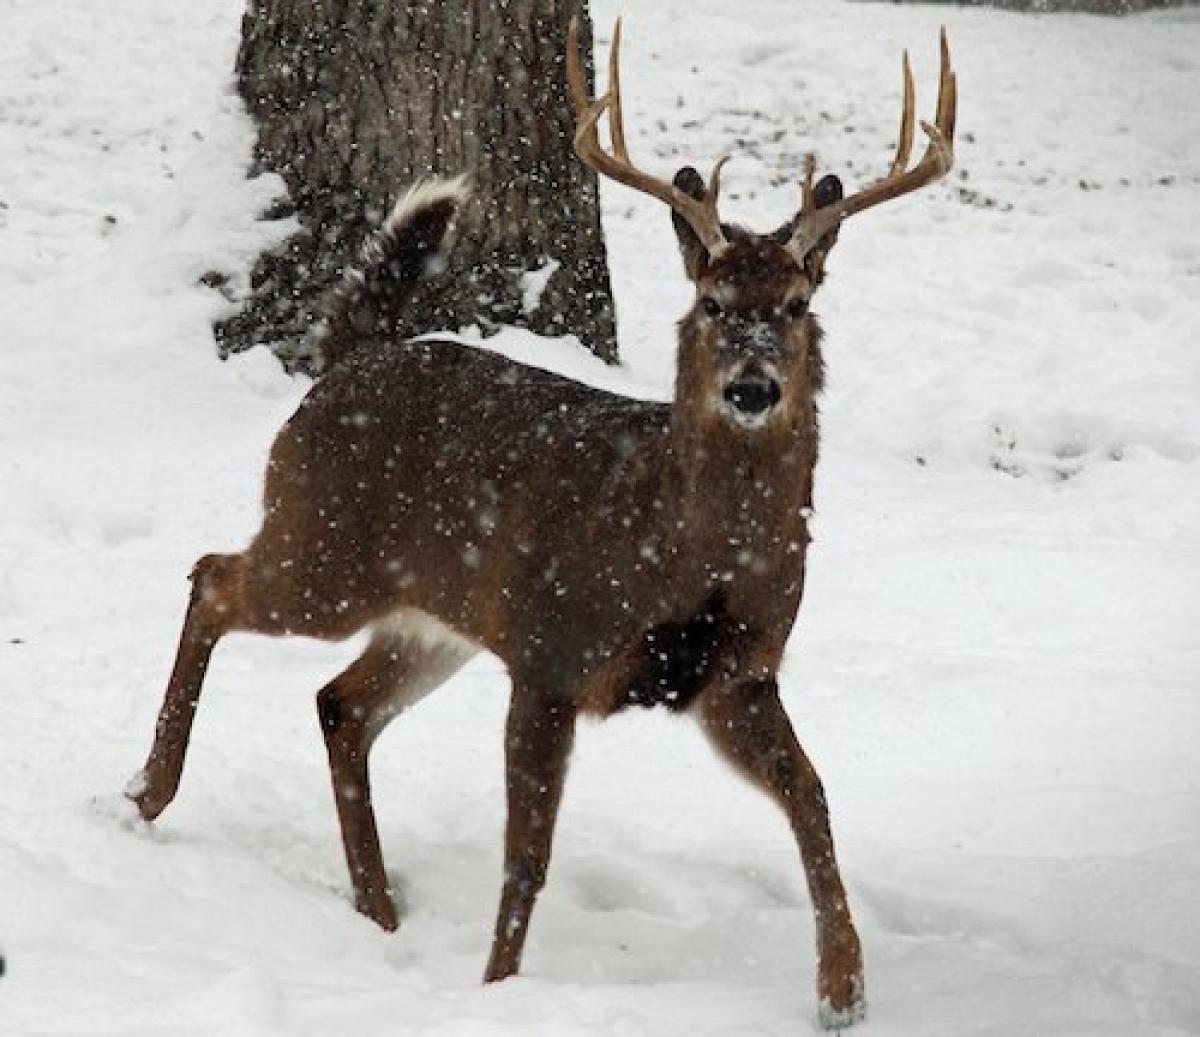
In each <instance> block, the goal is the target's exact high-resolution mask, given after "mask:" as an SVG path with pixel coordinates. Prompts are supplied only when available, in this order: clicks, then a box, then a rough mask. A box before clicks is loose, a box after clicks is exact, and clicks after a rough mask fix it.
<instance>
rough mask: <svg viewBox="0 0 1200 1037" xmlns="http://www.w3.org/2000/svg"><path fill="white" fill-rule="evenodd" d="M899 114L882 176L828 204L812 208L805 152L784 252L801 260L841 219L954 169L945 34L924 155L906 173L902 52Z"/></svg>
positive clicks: (910, 104) (909, 117)
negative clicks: (799, 195)
mask: <svg viewBox="0 0 1200 1037" xmlns="http://www.w3.org/2000/svg"><path fill="white" fill-rule="evenodd" d="M903 67H904V110H903V112H902V113H901V116H900V135H899V140H898V141H897V144H896V157H895V158H894V159H893V160H892V166H891V169H890V171H889V172H888V175H887V176H885V177H884V178H883V179H882V180H880V181H878V182H877V183H874V184H872V185H871V186H870V187H867V188H864V189H863V190H861V191H859V192H858V193H857V194H852V195H850V196H849V197H848V198H844V199H843V200H842V201H840V202H837V203H835V204H833V205H827V206H825V207H824V208H822V209H817V208H816V206H815V205H814V201H813V184H812V181H813V175H814V173H815V170H816V159H815V158H814V156H813V155H812V154H809V155H808V156H807V158H806V159H805V163H804V166H805V168H804V183H803V187H802V191H803V197H804V204H803V213H802V216H801V218H800V223H799V225H798V226H797V227H796V232H795V233H794V234H793V235H792V238H791V240H790V241H789V242H788V244H787V248H788V251H789V252H791V253H792V255H793V256H794V257H795V259H796V261H797V262H798V263H799V262H803V260H804V257H805V256H806V255H807V254H808V253H809V252H811V251H812V249H813V248H814V247H815V246H816V244H817V242H819V241H820V240H821V239H822V238H823V237H824V236H825V235H826V234H828V233H829V232H830V231H831V230H833V229H834V228H835V227H837V226H838V225H839V224H840V223H841V222H842V221H843V220H845V219H846V218H847V217H849V216H853V215H854V214H855V213H859V212H862V211H863V210H864V209H869V208H871V206H873V205H878V204H879V203H880V202H886V201H889V200H890V199H892V198H899V197H900V196H901V195H906V194H909V193H911V192H913V191H916V190H919V189H920V188H922V187H924V186H926V185H927V184H931V183H933V182H934V181H935V180H940V179H941V178H942V177H943V176H945V175H946V174H947V173H948V172H949V171H950V167H951V166H953V165H954V120H955V116H956V112H957V109H958V86H957V82H956V80H955V76H954V71H953V69H952V68H951V67H950V46H949V44H948V43H947V42H946V30H945V29H942V32H941V74H940V76H939V78H938V100H937V115H936V117H935V121H934V123H933V124H932V125H931V124H930V123H928V122H926V121H925V120H923V119H922V120H921V129H923V130H924V131H925V134H926V136H928V137H929V143H928V144H927V145H926V148H925V154H924V155H923V156H921V161H920V162H918V163H917V164H916V165H915V166H913V167H912V169H908V168H907V166H908V159H909V154H910V153H911V151H912V140H913V121H914V119H913V111H914V109H915V107H916V105H915V101H914V90H913V80H912V68H911V67H910V66H909V63H908V52H907V51H905V54H904V62H903Z"/></svg>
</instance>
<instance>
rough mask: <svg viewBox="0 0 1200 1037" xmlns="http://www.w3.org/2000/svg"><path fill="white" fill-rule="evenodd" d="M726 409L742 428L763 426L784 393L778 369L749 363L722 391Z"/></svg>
mask: <svg viewBox="0 0 1200 1037" xmlns="http://www.w3.org/2000/svg"><path fill="white" fill-rule="evenodd" d="M721 395H722V397H723V398H724V401H725V410H726V412H727V413H728V414H729V416H730V417H731V418H732V419H733V420H734V422H735V423H736V424H738V425H741V426H742V427H743V428H748V429H754V428H761V427H762V426H763V425H765V424H766V423H767V421H768V420H769V419H770V417H771V412H772V411H774V410H775V408H776V407H777V406H778V405H779V401H780V399H781V398H782V396H783V390H782V389H781V388H780V385H779V379H778V378H777V377H775V371H774V370H773V369H772V368H770V367H766V366H759V365H758V364H751V365H746V366H745V367H743V368H742V369H741V370H740V371H738V373H737V374H736V375H735V376H734V377H733V378H732V379H731V380H730V381H729V382H727V383H726V385H725V390H724V392H723V393H722V394H721Z"/></svg>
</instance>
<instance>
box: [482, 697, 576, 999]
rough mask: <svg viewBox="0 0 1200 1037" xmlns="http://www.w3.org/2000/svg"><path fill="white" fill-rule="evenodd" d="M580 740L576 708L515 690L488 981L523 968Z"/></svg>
mask: <svg viewBox="0 0 1200 1037" xmlns="http://www.w3.org/2000/svg"><path fill="white" fill-rule="evenodd" d="M574 741H575V708H574V706H573V705H571V704H569V703H565V702H561V701H559V700H550V699H548V698H546V697H544V696H540V695H536V694H533V693H530V691H529V689H527V688H522V687H519V686H517V685H515V684H514V687H513V695H512V703H511V705H510V706H509V711H508V723H507V726H506V729H505V742H504V749H505V788H506V792H507V799H508V821H507V825H506V828H505V833H504V882H503V885H502V886H501V889H500V907H499V910H498V911H497V914H496V934H495V937H494V938H493V940H492V953H491V956H490V957H489V958H488V964H487V970H486V971H485V972H484V975H483V979H484V982H485V983H491V982H494V981H495V980H499V979H506V978H507V977H508V976H511V975H513V974H514V973H515V972H516V971H517V970H518V969H519V968H520V965H521V951H522V949H523V948H524V946H525V936H526V934H527V933H528V931H529V916H530V915H531V914H532V913H533V905H534V901H535V900H536V899H537V895H538V893H539V892H540V891H541V889H542V886H543V885H545V882H546V868H547V866H548V865H549V863H550V844H551V841H552V840H553V838H554V822H555V820H556V818H557V817H558V806H559V803H560V801H561V800H562V788H563V780H564V778H565V777H566V771H567V760H568V758H569V757H570V755H571V747H572V745H573V744H574Z"/></svg>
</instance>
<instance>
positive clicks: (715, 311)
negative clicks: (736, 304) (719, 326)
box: [700, 295, 724, 320]
mask: <svg viewBox="0 0 1200 1037" xmlns="http://www.w3.org/2000/svg"><path fill="white" fill-rule="evenodd" d="M700 308H701V309H702V310H704V313H705V315H706V316H709V317H711V318H713V319H714V320H715V319H716V318H717V317H719V316H721V314H722V313H723V312H724V310H722V308H721V304H720V303H719V302H717V300H716V299H714V298H713V297H712V296H711V295H706V296H704V297H703V298H702V299H701V300H700Z"/></svg>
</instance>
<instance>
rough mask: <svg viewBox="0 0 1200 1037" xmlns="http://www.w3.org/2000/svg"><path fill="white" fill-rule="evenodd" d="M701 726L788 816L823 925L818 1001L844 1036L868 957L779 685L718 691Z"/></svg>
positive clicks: (818, 792) (825, 1021) (815, 782)
mask: <svg viewBox="0 0 1200 1037" xmlns="http://www.w3.org/2000/svg"><path fill="white" fill-rule="evenodd" d="M700 720H701V723H702V725H703V727H704V730H705V732H706V733H707V735H708V737H709V739H710V740H711V741H712V743H713V745H714V746H716V748H717V750H718V752H720V753H721V755H722V756H724V757H725V759H726V760H728V761H729V762H730V763H732V764H733V766H734V767H735V768H736V769H737V770H738V771H740V772H741V773H742V774H744V775H745V776H746V777H747V778H749V779H750V780H751V781H753V782H754V783H755V784H756V785H758V786H759V787H760V788H762V789H763V790H764V791H765V792H767V793H768V794H769V795H770V796H771V797H772V798H773V799H774V800H775V801H776V802H777V803H778V804H779V805H780V807H782V808H783V811H784V812H785V813H786V814H787V816H788V820H789V821H790V822H791V826H792V831H793V832H794V833H795V835H796V841H797V842H798V843H799V846H800V855H801V858H802V860H803V862H804V871H805V876H806V878H807V880H808V890H809V895H810V896H811V898H812V903H813V909H814V911H815V913H816V921H817V956H818V962H817V997H818V1001H819V1006H820V1018H821V1024H822V1025H823V1026H824V1027H825V1028H826V1029H841V1028H843V1027H846V1026H849V1025H851V1024H852V1023H854V1022H856V1021H858V1020H860V1019H862V1018H863V1017H864V1016H865V1014H866V1002H865V1000H864V997H863V971H862V950H861V947H860V945H859V940H858V934H857V932H856V931H855V929H854V922H853V921H852V919H851V917H850V908H849V905H848V904H847V901H846V891H845V888H844V887H843V885H842V878H841V875H840V874H839V873H838V866H837V859H836V857H835V856H834V852H833V836H832V835H831V834H830V830H829V808H828V806H827V805H826V802H825V792H824V789H823V788H822V786H821V779H820V778H819V777H818V776H817V772H816V771H815V770H814V769H813V766H812V764H811V763H810V762H809V760H808V757H807V756H806V755H805V754H804V750H803V749H801V748H800V743H799V742H797V741H796V736H795V734H794V733H793V731H792V725H791V723H790V721H789V720H788V717H787V713H785V712H784V709H783V704H782V703H781V702H780V701H779V689H778V687H777V686H776V683H775V681H774V680H756V681H746V682H743V683H740V684H735V685H733V686H730V687H725V688H719V689H714V690H713V691H712V692H711V693H710V694H709V695H706V696H704V697H703V698H702V699H701V702H700Z"/></svg>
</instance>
